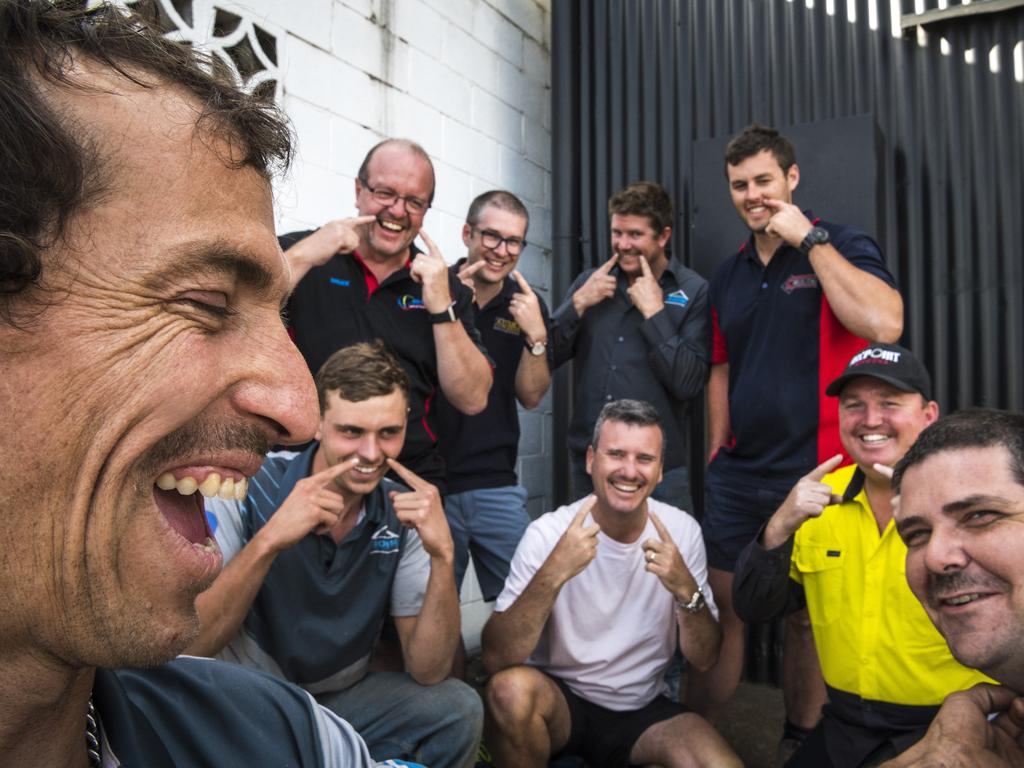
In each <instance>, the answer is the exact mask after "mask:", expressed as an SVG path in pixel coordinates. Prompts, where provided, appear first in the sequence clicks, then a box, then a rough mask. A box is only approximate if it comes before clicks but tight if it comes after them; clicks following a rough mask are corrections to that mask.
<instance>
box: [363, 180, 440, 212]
mask: <svg viewBox="0 0 1024 768" xmlns="http://www.w3.org/2000/svg"><path fill="white" fill-rule="evenodd" d="M359 181H360V183H361V184H362V185H363V186H364V187H366V188H367V189H368V190H369V192H370V197H372V198H373V200H374V202H376V203H380V204H381V205H383V206H385V207H387V208H390V207H391V206H392V205H394V204H395V203H397V202H398V201H399V200H402V201H404V202H405V210H407V211H408V212H409V213H413V214H416V215H417V216H422V215H423V214H424V213H426V212H427V209H428V208H429V207H430V203H429V202H427V201H426V200H420V199H419V198H418V197H414V196H413V195H400V194H398V193H397V192H395V190H393V189H387V188H385V187H371V186H370V183H369V182H368V181H367V180H366V179H362V178H361V179H359Z"/></svg>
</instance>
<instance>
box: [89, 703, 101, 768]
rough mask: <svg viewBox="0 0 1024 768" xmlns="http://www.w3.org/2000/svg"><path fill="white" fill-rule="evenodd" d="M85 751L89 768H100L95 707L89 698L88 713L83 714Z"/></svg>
mask: <svg viewBox="0 0 1024 768" xmlns="http://www.w3.org/2000/svg"><path fill="white" fill-rule="evenodd" d="M85 751H86V752H87V753H88V755H89V766H90V768H101V766H102V764H103V763H102V761H101V760H100V729H99V726H98V725H97V724H96V707H94V706H93V704H92V696H90V697H89V711H88V712H86V713H85Z"/></svg>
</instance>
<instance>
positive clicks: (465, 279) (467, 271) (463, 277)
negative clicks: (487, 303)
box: [458, 259, 487, 301]
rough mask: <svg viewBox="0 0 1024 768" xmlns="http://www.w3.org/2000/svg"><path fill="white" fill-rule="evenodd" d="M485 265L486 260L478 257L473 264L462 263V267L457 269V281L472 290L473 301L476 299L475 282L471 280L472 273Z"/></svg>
mask: <svg viewBox="0 0 1024 768" xmlns="http://www.w3.org/2000/svg"><path fill="white" fill-rule="evenodd" d="M486 265H487V262H486V261H484V260H483V259H480V260H479V261H477V262H474V263H473V264H463V265H462V268H461V269H460V270H459V274H458V278H459V282H460V283H462V284H463V285H464V286H466V287H467V288H469V290H471V291H472V292H473V301H476V282H475V281H474V280H473V275H475V274H476V273H477V272H479V271H480V270H481V269H483V268H484V267H485V266H486Z"/></svg>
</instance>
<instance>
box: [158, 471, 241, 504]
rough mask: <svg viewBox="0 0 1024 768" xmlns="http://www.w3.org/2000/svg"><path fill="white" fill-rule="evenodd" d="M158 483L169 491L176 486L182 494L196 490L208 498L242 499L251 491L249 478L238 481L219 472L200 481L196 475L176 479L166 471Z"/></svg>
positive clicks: (186, 494) (162, 488) (188, 494)
mask: <svg viewBox="0 0 1024 768" xmlns="http://www.w3.org/2000/svg"><path fill="white" fill-rule="evenodd" d="M156 485H157V488H159V489H160V490H162V491H169V490H171V488H174V489H176V490H177V491H178V493H180V494H181V495H182V496H191V495H192V494H193V493H195V492H196V491H199V492H200V493H201V494H203V496H205V497H206V498H208V499H212V498H213V497H214V496H219V497H220V498H222V499H235V500H236V501H242V500H243V499H244V498H245V495H246V493H248V491H249V478H247V477H243V478H242V479H241V480H238V481H237V482H236V481H235V479H234V478H232V477H225V478H221V476H220V473H219V472H211V473H210V474H208V475H207V476H206V479H205V480H203V482H202V483H200V482H198V481H197V480H196V479H195V478H194V477H188V476H186V477H183V478H181V479H180V480H175V479H174V475H173V474H171V473H170V472H164V473H163V474H162V475H160V477H158V478H157V479H156Z"/></svg>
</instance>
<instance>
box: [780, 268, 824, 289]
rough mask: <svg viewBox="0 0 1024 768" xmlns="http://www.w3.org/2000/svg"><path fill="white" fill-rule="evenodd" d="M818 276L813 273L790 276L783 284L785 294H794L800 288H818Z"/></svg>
mask: <svg viewBox="0 0 1024 768" xmlns="http://www.w3.org/2000/svg"><path fill="white" fill-rule="evenodd" d="M817 287H818V276H817V275H816V274H814V273H813V272H811V274H809V275H790V276H789V277H787V278H786V282H784V283H783V284H782V290H783V291H784V292H785V293H792V292H793V291H796V290H799V289H800V288H817Z"/></svg>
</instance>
